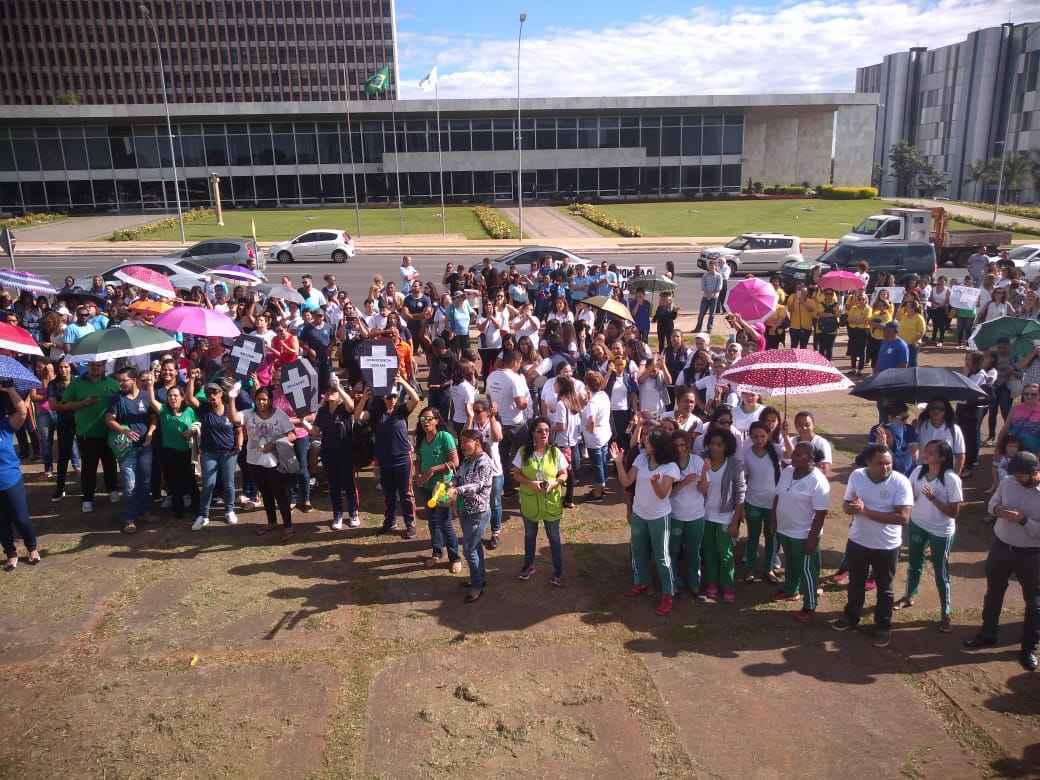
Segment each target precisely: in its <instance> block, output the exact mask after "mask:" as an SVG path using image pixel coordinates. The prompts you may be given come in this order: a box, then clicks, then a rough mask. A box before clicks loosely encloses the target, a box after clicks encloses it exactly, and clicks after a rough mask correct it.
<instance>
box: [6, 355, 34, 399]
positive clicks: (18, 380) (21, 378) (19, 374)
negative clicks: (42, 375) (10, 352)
mask: <svg viewBox="0 0 1040 780" xmlns="http://www.w3.org/2000/svg"><path fill="white" fill-rule="evenodd" d="M0 377H3V379H0V381H3V380H4V379H9V380H11V381H12V382H14V389H15V390H17V391H18V392H19V393H28V392H29V391H30V390H34V389H36V388H37V387H40V385H41V384H42V383H41V382H40V380H39V379H37V378H36V377H35V375H33V372H32V371H30V370H29V369H27V368H26V367H25V366H23V365H22V364H21V363H19V362H18V361H17V360H15V359H14V358H13V357H8V356H7V355H0Z"/></svg>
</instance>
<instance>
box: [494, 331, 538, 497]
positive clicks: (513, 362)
mask: <svg viewBox="0 0 1040 780" xmlns="http://www.w3.org/2000/svg"><path fill="white" fill-rule="evenodd" d="M520 362H521V361H520V353H519V352H514V351H513V350H511V349H507V350H505V351H504V352H503V353H502V357H501V358H500V359H499V366H500V367H499V368H497V369H495V370H494V371H492V372H491V373H490V374H489V375H488V378H487V383H486V388H487V395H488V398H490V399H491V401H492V402H493V403H494V404H495V406H496V407H498V414H499V417H500V419H501V422H502V443H501V445H500V448H499V449H500V454H501V457H502V462H503V463H512V462H513V456H514V455H515V454H516V451H517V450H519V449H520V447H521V446H522V445H523V443H524V440H525V439H526V438H527V416H526V415H525V414H524V411H525V410H526V409H527V408H528V407H529V406H530V405H531V391H530V390H529V389H528V388H527V380H526V379H524V378H523V377H522V376H520V374H518V373H517V369H518V368H520ZM515 492H516V485H515V484H513V479H512V476H511V475H510V474H509V470H508V469H507V470H506V491H505V492H504V493H503V495H511V494H513V493H515Z"/></svg>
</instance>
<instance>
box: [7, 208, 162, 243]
mask: <svg viewBox="0 0 1040 780" xmlns="http://www.w3.org/2000/svg"><path fill="white" fill-rule="evenodd" d="M165 216H166V215H165V214H162V213H159V212H152V213H149V214H105V215H104V216H99V217H70V218H69V219H63V220H62V221H61V222H51V223H49V224H46V225H37V226H36V227H25V228H18V229H17V230H16V231H15V235H17V237H18V240H19V241H90V240H92V239H96V238H108V237H109V236H111V235H112V231H113V230H122V229H123V228H128V227H133V226H134V225H143V224H144V223H146V222H154V221H155V220H157V219H162V218H163V217H165Z"/></svg>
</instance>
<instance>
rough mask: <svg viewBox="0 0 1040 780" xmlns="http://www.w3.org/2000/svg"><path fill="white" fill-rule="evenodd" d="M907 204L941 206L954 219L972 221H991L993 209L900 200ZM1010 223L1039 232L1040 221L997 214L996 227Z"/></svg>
mask: <svg viewBox="0 0 1040 780" xmlns="http://www.w3.org/2000/svg"><path fill="white" fill-rule="evenodd" d="M900 200H902V201H906V202H907V203H913V204H914V205H916V206H919V207H920V208H928V209H930V208H934V207H936V206H941V207H942V208H944V209H946V211H948V212H949V213H950V214H952V215H953V216H954V217H958V216H964V217H973V218H974V219H985V220H990V221H992V219H993V209H992V208H990V209H983V208H975V207H974V206H962V205H961V204H960V203H951V202H950V201H948V200H928V199H925V198H900ZM1012 223H1018V224H1019V225H1023V226H1025V227H1028V228H1033V229H1034V230H1040V219H1029V218H1028V217H1015V216H1011V215H1010V214H1002V213H998V214H997V226H998V227H1010V226H1011V224H1012Z"/></svg>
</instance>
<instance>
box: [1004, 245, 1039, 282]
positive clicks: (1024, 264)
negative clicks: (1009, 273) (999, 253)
mask: <svg viewBox="0 0 1040 780" xmlns="http://www.w3.org/2000/svg"><path fill="white" fill-rule="evenodd" d="M1008 260H1010V261H1011V262H1012V263H1014V264H1015V268H1021V269H1022V271H1024V272H1025V275H1026V281H1027V282H1031V281H1033V280H1034V279H1036V278H1037V277H1038V276H1040V244H1023V245H1022V246H1016V247H1015V248H1014V249H1012V250H1011V251H1010V252H1008Z"/></svg>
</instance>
